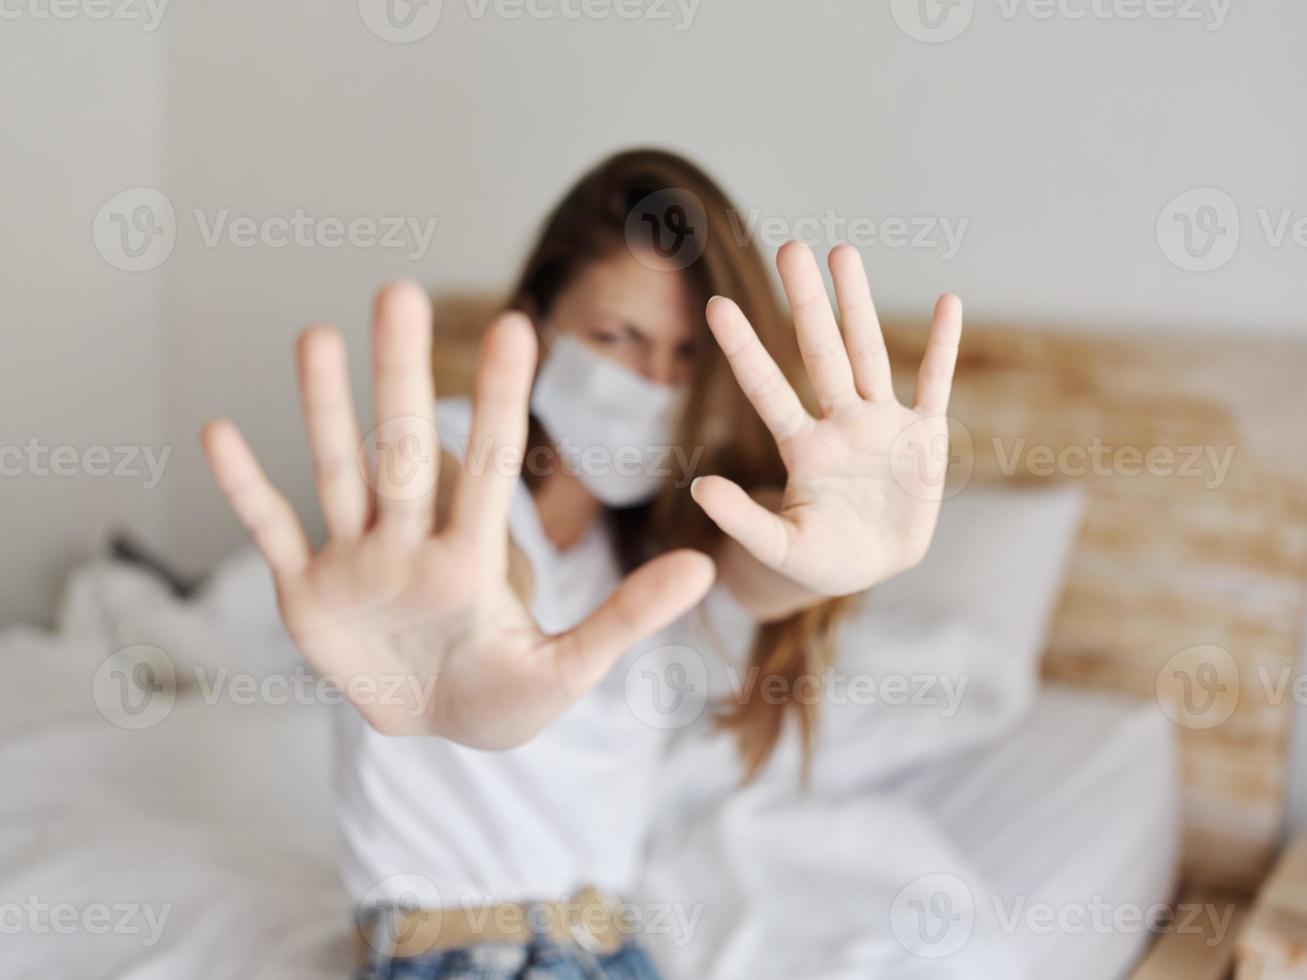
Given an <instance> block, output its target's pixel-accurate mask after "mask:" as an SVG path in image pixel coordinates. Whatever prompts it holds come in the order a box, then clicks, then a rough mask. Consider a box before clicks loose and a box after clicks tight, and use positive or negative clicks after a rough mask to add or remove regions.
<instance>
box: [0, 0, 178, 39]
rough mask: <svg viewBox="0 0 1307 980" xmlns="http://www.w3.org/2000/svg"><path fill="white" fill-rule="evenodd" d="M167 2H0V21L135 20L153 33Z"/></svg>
mask: <svg viewBox="0 0 1307 980" xmlns="http://www.w3.org/2000/svg"><path fill="white" fill-rule="evenodd" d="M169 2H170V0H0V20H35V21H47V20H115V21H134V22H137V23H139V24H140V25H141V30H143V31H144V32H145V33H146V34H152V33H154V32H155V31H157V30H158V29H159V25H160V24H161V23H162V22H163V15H164V12H165V11H166V10H167V9H168V4H169Z"/></svg>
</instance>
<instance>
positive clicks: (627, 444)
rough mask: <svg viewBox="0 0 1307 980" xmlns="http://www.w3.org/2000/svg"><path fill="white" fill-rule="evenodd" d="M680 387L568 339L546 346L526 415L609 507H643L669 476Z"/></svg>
mask: <svg viewBox="0 0 1307 980" xmlns="http://www.w3.org/2000/svg"><path fill="white" fill-rule="evenodd" d="M684 400H685V388H684V387H680V388H669V387H667V386H665V385H657V384H654V383H653V382H652V381H649V380H648V379H647V378H645V377H643V376H642V375H639V374H637V373H635V372H634V371H631V370H628V369H627V368H624V367H622V366H621V365H620V364H618V363H617V362H615V361H614V360H612V359H611V358H608V357H604V356H603V355H602V354H599V353H597V352H596V351H594V350H591V349H590V348H589V347H587V346H586V345H585V344H583V343H581V342H580V341H579V340H576V339H575V338H574V337H571V336H568V335H567V334H560V335H558V336H557V337H556V338H555V339H554V342H553V344H551V345H550V347H549V351H548V353H547V354H545V358H544V362H543V363H542V364H541V365H540V371H539V373H538V374H537V375H536V381H535V388H534V389H532V391H531V414H532V415H534V416H535V417H536V419H537V420H538V421H539V422H540V424H541V425H542V426H543V427H544V430H545V432H546V433H547V434H548V435H549V438H550V439H552V440H553V441H554V444H555V445H556V446H557V447H558V451H559V452H560V453H561V454H562V456H563V459H564V461H565V462H566V464H567V467H568V469H569V470H571V471H572V472H574V473H575V474H576V475H577V477H578V478H579V479H580V480H581V482H582V483H584V484H585V486H586V488H587V489H588V490H589V491H590V492H591V493H593V494H594V495H595V497H596V498H597V499H598V500H600V501H601V502H602V503H604V504H606V505H607V506H609V507H632V506H634V505H636V504H642V503H646V502H647V501H649V500H650V499H652V498H653V496H654V494H656V493H657V492H658V488H659V487H660V486H661V485H662V484H663V481H664V480H666V479H667V478H668V476H669V475H670V470H669V465H670V464H669V460H670V459H671V458H672V453H671V452H670V451H669V450H670V447H671V446H672V445H673V439H674V437H675V434H676V423H677V417H678V415H679V414H680V409H681V407H682V405H683V404H684Z"/></svg>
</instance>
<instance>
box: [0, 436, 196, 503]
mask: <svg viewBox="0 0 1307 980" xmlns="http://www.w3.org/2000/svg"><path fill="white" fill-rule="evenodd" d="M171 456H172V446H163V447H161V448H158V449H156V448H155V447H154V446H88V447H86V448H84V449H79V448H77V447H76V446H67V445H63V446H47V445H45V443H43V442H41V440H40V439H38V438H36V437H35V436H33V437H31V438H30V439H28V440H27V442H25V443H23V444H22V445H21V446H16V445H9V446H3V445H0V477H19V476H28V477H37V478H39V479H44V478H46V477H55V478H57V479H68V478H70V477H78V476H85V477H91V478H93V479H112V480H140V481H141V488H142V489H144V490H153V489H154V488H155V487H157V486H158V485H159V484H160V483H161V482H162V481H163V476H164V470H165V469H166V468H167V466H168V460H169V458H171Z"/></svg>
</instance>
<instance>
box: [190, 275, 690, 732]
mask: <svg viewBox="0 0 1307 980" xmlns="http://www.w3.org/2000/svg"><path fill="white" fill-rule="evenodd" d="M373 333H374V339H373V372H374V377H373V390H374V402H375V405H374V415H375V420H376V428H375V429H374V430H373V433H372V436H371V437H370V440H369V441H370V442H372V443H375V453H374V455H375V457H376V461H375V465H372V464H369V462H368V460H367V454H366V453H361V452H360V446H361V445H362V443H361V440H360V438H359V430H358V426H357V423H356V420H355V414H354V408H353V405H352V401H351V398H350V390H349V380H348V372H347V370H346V359H345V346H344V343H343V341H342V339H341V337H340V334H339V332H338V331H336V330H335V328H334V327H329V326H316V327H312V328H310V329H309V330H306V331H305V332H304V334H303V335H302V336H301V339H300V344H299V364H300V390H301V396H302V400H303V405H304V415H305V422H306V426H307V429H308V437H309V445H310V447H311V450H312V453H313V460H314V467H315V474H316V478H317V485H318V492H319V497H320V500H321V503H322V508H323V513H324V516H325V518H326V523H327V528H328V532H329V540H328V542H327V544H326V546H325V547H323V548H322V549H321V550H320V551H319V552H318V553H317V554H313V553H312V552H311V550H310V548H309V545H308V542H307V540H306V538H305V535H304V532H303V530H302V528H301V527H300V524H299V522H298V520H297V519H296V517H295V514H294V511H293V510H292V508H291V507H290V505H289V504H288V503H287V501H286V500H285V499H284V498H283V497H282V496H281V495H280V494H279V493H277V491H276V490H275V489H274V488H273V487H272V486H271V484H270V483H269V482H268V480H267V478H266V477H265V476H264V474H263V471H262V470H261V468H260V467H259V465H258V463H257V462H256V461H255V458H254V456H253V454H252V453H251V452H250V450H249V448H248V446H247V445H246V443H245V441H244V439H243V438H242V437H241V435H240V433H239V432H238V431H237V430H236V428H235V427H234V426H233V425H232V424H231V423H230V422H227V421H217V422H213V423H211V424H210V425H208V426H206V428H205V431H204V434H203V443H204V447H205V451H206V454H207V456H208V459H209V463H210V466H211V468H212V470H213V473H214V476H215V477H216V479H217V481H218V483H219V485H220V486H221V488H222V490H223V492H224V493H225V494H226V496H227V498H228V499H229V501H230V502H231V505H232V507H233V509H234V510H235V511H236V513H237V515H238V516H239V517H240V518H241V520H242V522H243V523H244V524H245V525H246V526H247V527H248V528H249V530H250V532H251V534H252V535H253V537H254V540H255V543H256V544H257V546H258V548H259V550H260V552H261V553H262V555H263V557H264V559H265V560H266V561H267V563H268V565H269V567H270V568H271V570H272V573H273V576H274V579H275V581H276V586H277V595H278V605H279V608H280V610H281V615H282V618H283V620H284V621H285V624H286V627H287V630H288V631H289V633H290V635H291V637H292V638H293V639H294V640H295V642H296V644H297V645H298V646H299V648H300V650H301V651H302V652H303V653H304V655H305V657H306V658H307V659H308V660H309V662H310V663H311V664H312V665H313V666H314V667H315V668H316V669H317V670H318V671H319V672H320V673H322V674H323V675H325V676H327V677H328V678H330V679H331V680H332V681H333V682H334V683H336V684H337V685H339V686H340V687H341V688H342V690H343V691H344V693H345V695H346V696H347V697H348V698H349V699H350V700H351V701H352V702H353V703H354V704H355V706H356V707H357V708H358V709H359V710H360V711H361V712H362V714H363V715H364V717H365V718H366V719H367V720H368V721H369V722H370V723H371V724H372V725H373V726H374V727H376V728H377V729H378V730H380V731H383V732H386V733H389V734H424V735H431V734H434V735H443V736H445V737H448V738H450V739H453V740H455V741H458V742H462V743H464V744H467V745H472V746H477V747H480V748H507V747H511V746H513V745H517V744H520V743H522V742H524V741H526V740H528V739H530V738H531V737H532V736H534V735H535V734H537V733H538V732H539V731H540V730H541V729H543V728H544V727H545V726H546V725H547V724H549V722H551V721H552V720H553V719H554V718H556V717H557V716H558V715H560V714H562V713H563V711H564V710H566V709H567V707H568V706H569V705H570V704H571V703H572V702H573V701H575V700H576V699H577V698H578V697H580V696H581V695H582V694H584V693H585V692H586V691H587V690H589V689H590V688H591V687H593V686H594V684H596V683H597V682H598V681H599V680H600V678H602V677H603V675H604V674H605V673H606V672H607V671H608V669H609V668H610V667H611V666H612V664H613V662H614V661H615V660H616V659H617V658H618V657H619V656H620V655H621V654H622V653H623V652H625V651H626V650H628V649H629V648H630V647H631V646H633V645H634V644H635V643H637V642H638V641H640V640H641V639H643V638H644V637H646V636H648V635H650V634H652V633H654V632H655V631H657V630H658V629H661V628H662V627H663V626H665V625H666V624H667V623H669V622H670V621H671V620H673V619H675V618H676V617H677V616H679V615H680V614H681V613H682V612H684V611H685V610H686V609H688V608H690V607H691V606H693V605H694V604H695V603H696V602H698V601H699V599H700V598H701V597H702V596H703V594H704V592H706V591H707V589H708V587H709V585H710V584H711V582H712V577H713V566H712V562H711V560H710V559H708V558H707V557H706V556H704V555H701V554H698V553H696V552H692V551H678V552H671V553H669V554H666V555H663V556H661V557H660V558H657V559H654V560H653V561H651V562H649V563H648V564H647V565H644V566H642V567H641V568H639V569H637V570H636V571H635V572H633V573H632V574H631V575H630V576H628V577H627V578H626V579H625V580H624V581H623V582H622V583H621V585H620V586H619V587H618V589H617V590H616V591H615V592H614V594H613V595H612V596H611V597H610V598H609V600H608V601H607V602H606V603H604V605H603V606H601V607H600V608H599V609H598V610H597V611H596V612H595V613H594V614H593V615H592V616H590V618H588V619H587V620H585V621H584V622H582V623H581V624H580V625H578V626H577V627H576V628H575V629H572V630H570V631H568V632H565V633H562V634H558V635H554V636H549V635H546V634H544V633H543V632H542V631H541V630H540V629H539V628H538V627H537V626H536V624H535V622H534V620H533V619H532V617H531V615H530V613H529V611H528V609H527V608H526V606H525V605H524V603H523V600H522V599H521V598H520V597H519V596H518V595H517V594H516V593H515V591H514V589H513V588H512V587H510V585H509V575H508V563H509V539H508V510H509V503H510V500H511V496H512V493H513V488H514V486H515V484H516V481H517V479H518V473H519V471H520V466H521V460H522V456H523V453H524V449H525V442H526V436H527V405H528V397H529V393H530V388H531V382H532V377H533V373H534V367H535V356H536V353H535V351H536V348H535V333H534V331H533V329H532V327H531V325H530V323H529V322H527V320H526V318H525V317H523V316H522V315H521V314H515V313H510V314H505V315H503V316H501V317H500V318H499V319H498V320H496V322H495V323H494V324H493V325H492V326H491V328H490V329H489V331H488V332H487V334H486V337H485V339H484V341H483V343H482V348H481V357H480V360H479V363H478V366H477V374H476V383H475V392H474V414H473V422H472V429H471V435H470V439H469V451H468V459H469V460H473V459H474V458H475V459H477V460H480V461H481V462H480V463H476V464H472V463H469V464H468V465H466V466H464V467H461V468H460V467H459V466H458V465H457V464H456V462H455V461H454V460H452V458H450V457H446V458H445V469H446V470H450V469H453V470H456V471H458V472H456V473H452V474H451V473H446V474H445V476H444V477H442V476H441V475H440V470H441V451H440V445H439V441H438V439H437V437H436V429H435V416H434V405H435V391H434V388H433V382H432V379H431V372H430V367H429V366H430V363H431V342H432V337H431V307H430V303H429V302H428V300H427V297H426V295H425V294H424V293H423V292H422V291H421V290H420V289H418V288H417V287H416V286H413V285H411V284H404V283H401V284H397V285H394V286H391V287H388V288H387V289H385V290H383V291H382V292H381V294H380V295H379V297H378V300H377V304H376V310H375V317H374V330H373ZM473 447H475V448H476V452H475V455H474V452H473ZM400 463H402V464H403V465H399V464H400ZM451 477H452V478H454V479H455V480H456V482H454V487H453V493H452V498H450V508H449V512H448V514H447V515H444V516H443V517H442V519H441V521H440V526H439V528H437V526H436V523H437V513H436V499H437V494H436V490H437V486H438V481H441V480H451ZM451 482H453V480H451ZM441 486H442V491H443V484H442V485H441ZM441 496H442V497H443V496H444V494H443V492H442V494H441Z"/></svg>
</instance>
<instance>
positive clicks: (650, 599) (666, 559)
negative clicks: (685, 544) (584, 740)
mask: <svg viewBox="0 0 1307 980" xmlns="http://www.w3.org/2000/svg"><path fill="white" fill-rule="evenodd" d="M716 574H717V570H716V566H715V565H714V564H713V560H712V559H711V558H709V557H708V556H707V555H705V554H703V553H702V552H699V551H693V550H691V549H689V548H683V549H680V550H678V551H671V552H668V553H667V554H665V555H661V556H660V557H658V558H655V559H654V560H653V561H650V562H647V563H645V564H644V565H641V566H640V567H639V568H637V569H636V570H635V571H634V572H632V573H631V574H630V575H628V576H627V577H626V578H625V579H623V580H622V584H621V585H619V586H618V587H617V591H616V592H614V593H613V594H612V595H611V596H609V598H608V601H607V602H605V603H604V604H603V605H602V606H600V607H599V608H598V609H597V610H595V612H594V613H593V614H592V615H591V616H590V618H589V619H587V620H585V622H583V623H581V624H580V625H579V626H577V627H576V628H575V629H573V630H572V631H571V632H569V633H564V634H563V635H561V636H559V637H557V638H556V643H555V646H554V660H555V666H556V667H557V669H558V676H559V678H560V679H561V681H562V684H563V688H564V690H565V691H566V693H567V694H568V695H569V696H570V697H572V698H574V699H575V698H578V697H580V696H581V695H582V694H584V693H585V692H586V691H588V690H590V688H592V687H594V686H595V685H596V684H597V683H599V681H600V679H601V678H602V677H603V676H604V675H605V674H606V673H608V671H609V669H610V668H611V667H612V666H613V664H614V663H615V662H616V661H617V658H618V657H620V656H621V655H622V654H623V653H625V652H626V651H627V650H629V649H631V647H633V646H635V645H636V644H637V643H639V642H640V641H641V640H643V639H645V638H646V637H648V636H650V635H651V634H653V633H656V632H658V630H660V629H662V628H663V627H664V626H667V625H668V624H669V623H672V622H673V621H675V620H676V619H677V618H678V617H679V616H680V615H681V614H682V613H684V612H686V611H687V610H688V609H691V608H692V607H693V606H694V605H695V604H697V603H698V602H699V600H701V599H702V598H703V597H704V595H705V594H706V593H707V591H708V589H709V588H711V587H712V583H713V579H714V578H715V576H716Z"/></svg>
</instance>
